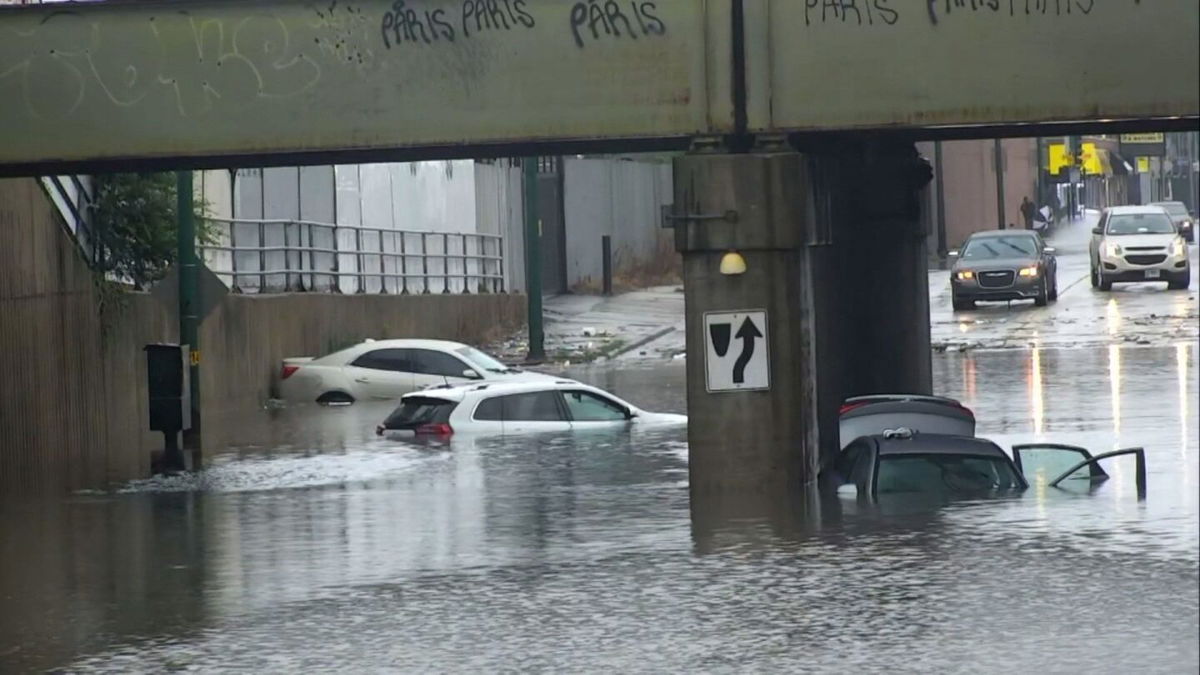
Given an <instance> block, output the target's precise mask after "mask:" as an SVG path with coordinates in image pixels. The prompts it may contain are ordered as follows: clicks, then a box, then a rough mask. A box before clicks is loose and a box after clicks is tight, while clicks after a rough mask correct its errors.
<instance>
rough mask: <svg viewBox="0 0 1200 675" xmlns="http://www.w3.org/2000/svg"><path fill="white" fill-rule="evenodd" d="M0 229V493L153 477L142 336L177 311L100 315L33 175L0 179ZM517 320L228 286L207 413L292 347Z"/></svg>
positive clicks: (479, 307)
mask: <svg viewBox="0 0 1200 675" xmlns="http://www.w3.org/2000/svg"><path fill="white" fill-rule="evenodd" d="M0 234H2V235H3V237H4V239H3V242H4V245H3V246H0V375H3V377H4V384H3V386H2V387H0V495H5V494H15V493H18V492H21V493H26V492H64V491H70V490H77V489H80V488H86V487H102V486H104V485H106V484H108V483H111V482H114V481H125V480H129V479H131V478H137V477H142V476H145V475H147V474H148V473H149V470H150V456H151V452H152V451H157V450H159V449H161V448H162V436H161V434H157V433H151V432H149V431H147V430H146V428H147V426H148V419H147V417H148V414H147V393H146V372H145V370H146V365H145V355H144V352H143V347H144V346H145V345H146V344H149V343H154V342H175V341H177V336H178V332H177V325H178V323H177V319H176V318H175V317H174V316H173V312H171V311H169V310H167V309H166V308H165V307H164V306H163V305H162V304H160V303H159V302H158V300H157V299H155V298H154V297H152V296H151V295H149V294H146V293H122V294H120V295H119V296H117V298H116V299H115V300H113V302H114V303H115V304H114V305H111V306H112V309H111V310H106V311H105V313H104V317H103V318H102V316H101V313H100V311H98V309H97V308H98V306H99V303H100V300H101V294H100V293H99V292H98V291H97V290H96V288H95V287H94V285H93V282H92V276H91V272H90V270H89V269H88V267H87V265H86V263H85V262H84V261H83V259H82V258H81V257H80V254H79V252H78V250H77V247H76V246H75V245H74V244H73V243H72V242H71V240H70V239H69V237H68V235H67V234H66V233H65V231H64V229H63V226H62V224H61V222H60V217H59V215H58V214H57V212H56V211H55V209H54V207H53V205H52V204H51V202H50V201H49V200H48V199H47V198H46V196H45V195H44V193H43V192H42V190H41V188H40V187H39V185H38V183H37V181H35V180H33V179H13V180H2V181H0ZM524 321H525V300H524V297H523V296H520V295H506V294H498V295H478V294H477V295H441V294H437V295H427V296H423V295H414V296H395V295H388V296H384V295H357V296H356V295H345V296H342V295H333V294H319V293H313V294H281V295H272V296H262V297H259V296H246V295H229V296H227V297H226V298H225V299H224V300H223V301H222V302H221V304H219V305H218V306H217V307H216V308H214V309H213V311H212V313H211V314H209V315H208V317H207V318H206V319H205V320H204V323H203V324H202V325H201V334H200V340H201V343H200V347H201V353H202V354H203V359H204V361H203V366H202V374H201V377H202V380H201V394H202V396H203V412H204V414H205V419H206V420H211V419H213V418H216V417H219V416H221V415H222V414H224V413H229V412H235V411H246V410H255V409H257V408H259V407H261V405H262V404H263V403H264V402H265V400H266V398H267V397H268V396H269V395H270V393H271V390H272V387H273V386H274V384H275V378H276V377H277V376H278V371H279V364H280V360H281V359H282V358H284V357H287V356H311V355H318V354H320V353H324V352H327V351H329V350H330V349H332V348H334V347H338V346H343V345H345V344H347V343H351V342H354V341H357V340H360V339H362V338H365V337H377V338H385V337H410V336H414V337H415V336H420V337H432V338H449V339H457V340H462V341H464V342H482V341H484V340H486V339H488V338H491V337H496V336H498V335H500V334H503V333H505V332H508V331H512V330H516V329H518V328H519V327H520V326H521V325H523V324H524ZM221 437H222V434H219V433H214V434H212V436H211V438H221ZM210 441H211V439H210V437H209V436H208V435H207V432H206V445H207V444H208V443H209V442H210ZM206 449H211V447H208V448H206Z"/></svg>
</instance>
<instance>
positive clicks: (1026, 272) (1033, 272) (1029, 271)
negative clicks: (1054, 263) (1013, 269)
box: [1018, 265, 1038, 277]
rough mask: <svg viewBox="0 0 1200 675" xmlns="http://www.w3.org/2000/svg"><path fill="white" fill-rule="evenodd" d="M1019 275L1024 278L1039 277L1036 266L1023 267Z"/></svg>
mask: <svg viewBox="0 0 1200 675" xmlns="http://www.w3.org/2000/svg"><path fill="white" fill-rule="evenodd" d="M1018 274H1020V275H1021V276H1023V277H1036V276H1037V275H1038V268H1037V265H1034V266H1033V267H1022V268H1021V271H1020V272H1018Z"/></svg>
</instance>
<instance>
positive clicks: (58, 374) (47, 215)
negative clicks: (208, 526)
mask: <svg viewBox="0 0 1200 675" xmlns="http://www.w3.org/2000/svg"><path fill="white" fill-rule="evenodd" d="M0 233H3V237H4V245H3V246H0V374H2V375H3V377H4V384H3V386H2V387H0V493H9V492H15V491H22V492H55V491H58V492H61V491H66V490H76V489H80V488H83V487H89V486H95V485H101V484H104V483H105V482H107V481H110V480H120V479H124V478H130V477H133V476H140V475H145V474H146V473H147V472H148V471H149V467H150V447H151V445H150V444H151V442H152V441H153V440H154V439H153V436H152V435H151V434H150V433H149V432H145V431H143V430H144V429H145V428H146V424H147V421H146V409H145V408H146V405H145V401H146V392H145V380H146V377H145V357H144V356H143V355H142V353H141V346H142V345H144V344H146V343H148V342H154V341H158V340H173V339H174V335H175V333H174V332H173V331H172V325H173V322H171V321H168V320H167V317H166V315H165V312H164V311H162V310H161V309H159V308H158V307H156V306H155V304H154V301H153V300H152V299H150V298H149V297H148V296H146V295H144V294H136V295H130V296H127V297H126V298H125V299H124V302H125V307H124V308H121V309H120V310H114V311H119V312H120V315H121V316H122V321H120V322H119V323H112V324H111V325H108V326H107V327H105V326H102V321H101V317H100V313H99V312H98V311H97V305H98V294H97V292H96V289H95V287H94V286H93V283H92V279H91V273H90V271H89V270H88V267H87V265H86V264H85V263H84V262H83V260H82V259H81V258H80V255H79V252H78V250H77V249H76V247H75V245H74V244H73V243H72V242H71V241H70V239H69V238H68V237H67V235H66V234H65V233H64V231H63V230H62V227H61V225H60V222H59V216H58V214H57V213H56V212H55V210H54V208H53V206H51V203H50V202H49V201H48V200H47V199H46V197H45V195H44V194H43V193H42V190H41V188H40V187H39V186H38V184H37V182H36V181H35V180H33V179H13V180H0ZM102 328H104V330H103V331H102Z"/></svg>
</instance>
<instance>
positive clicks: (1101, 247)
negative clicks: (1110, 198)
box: [1090, 206, 1192, 291]
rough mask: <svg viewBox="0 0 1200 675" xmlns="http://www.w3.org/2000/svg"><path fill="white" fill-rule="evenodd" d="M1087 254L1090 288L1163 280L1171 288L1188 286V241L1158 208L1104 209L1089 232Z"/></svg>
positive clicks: (1102, 288) (1121, 207) (1189, 270)
mask: <svg viewBox="0 0 1200 675" xmlns="http://www.w3.org/2000/svg"><path fill="white" fill-rule="evenodd" d="M1090 254H1091V263H1092V287H1093V288H1098V289H1100V290H1102V291H1108V290H1112V285H1113V283H1114V282H1136V281H1165V282H1167V287H1168V288H1173V289H1181V288H1187V287H1188V286H1189V285H1190V284H1191V279H1192V270H1191V267H1190V265H1189V264H1188V249H1187V242H1185V241H1184V240H1183V237H1181V236H1180V235H1179V232H1178V230H1176V229H1175V224H1174V223H1173V222H1172V221H1171V217H1170V216H1169V215H1168V214H1167V212H1166V211H1164V210H1163V209H1162V208H1161V207H1157V206H1114V207H1112V208H1108V209H1105V210H1104V212H1103V213H1102V214H1101V215H1100V223H1099V225H1097V226H1096V228H1095V229H1094V230H1092V242H1091V246H1090Z"/></svg>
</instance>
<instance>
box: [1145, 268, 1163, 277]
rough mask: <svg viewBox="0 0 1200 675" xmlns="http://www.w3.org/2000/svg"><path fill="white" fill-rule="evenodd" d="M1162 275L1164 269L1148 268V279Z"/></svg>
mask: <svg viewBox="0 0 1200 675" xmlns="http://www.w3.org/2000/svg"><path fill="white" fill-rule="evenodd" d="M1161 276H1162V270H1146V278H1147V279H1157V278H1159V277H1161Z"/></svg>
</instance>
